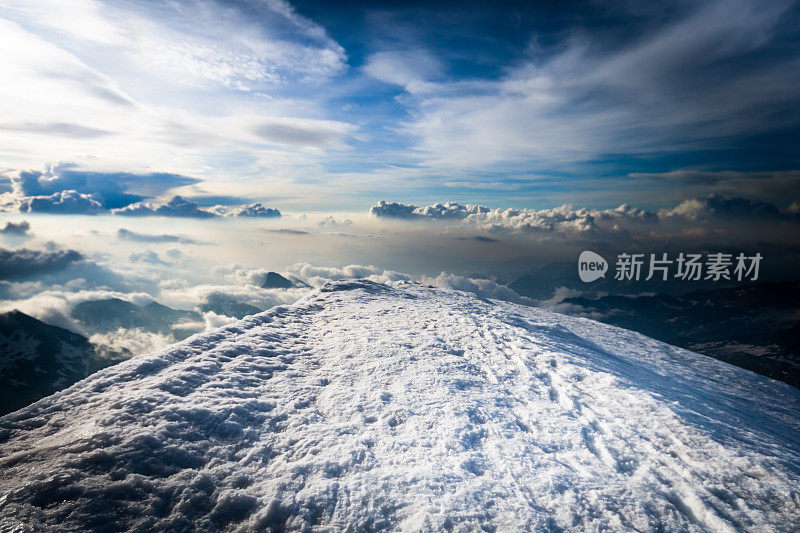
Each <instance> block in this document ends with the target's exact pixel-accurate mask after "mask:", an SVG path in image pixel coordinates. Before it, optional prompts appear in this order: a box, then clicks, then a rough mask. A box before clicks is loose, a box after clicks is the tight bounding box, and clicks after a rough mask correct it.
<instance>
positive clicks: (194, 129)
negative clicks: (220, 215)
mask: <svg viewBox="0 0 800 533" xmlns="http://www.w3.org/2000/svg"><path fill="white" fill-rule="evenodd" d="M0 54H2V55H3V57H5V58H6V60H4V61H3V64H2V65H0V76H2V78H3V80H4V83H3V84H2V87H0V117H2V118H0V135H4V137H5V138H4V141H3V143H2V146H0V156H2V157H3V159H4V161H6V162H7V163H9V164H12V165H15V166H16V167H17V168H30V167H34V168H35V167H40V166H41V165H42V164H43V163H54V162H58V161H65V160H66V161H72V162H75V163H77V164H78V165H79V168H81V169H84V170H95V171H103V172H120V171H123V172H138V173H145V172H152V171H153V170H152V169H153V168H157V169H159V170H161V171H166V172H167V173H170V172H172V173H177V174H186V173H195V174H196V173H198V171H199V172H200V173H202V174H204V175H205V177H212V178H215V179H219V180H222V181H225V180H226V179H229V177H228V176H227V175H226V174H228V171H230V170H231V169H236V172H241V169H242V168H246V169H247V170H248V171H249V172H259V171H263V170H264V168H266V166H268V165H269V166H272V167H273V168H274V167H282V168H286V167H290V166H292V165H294V164H296V162H295V161H293V158H294V157H296V154H297V153H298V152H300V153H305V155H304V156H302V157H300V158H299V160H301V161H303V164H307V160H308V159H311V160H314V159H316V158H318V157H319V156H320V155H321V154H322V153H324V151H325V150H328V149H341V148H344V147H346V140H347V139H348V138H350V136H351V135H353V133H354V132H355V130H356V127H355V126H354V125H353V124H350V123H348V122H345V121H341V120H331V119H328V118H326V117H325V116H324V112H323V111H322V108H323V106H322V105H320V100H321V99H320V98H319V94H318V91H319V90H320V85H321V84H324V83H325V81H326V80H328V79H330V78H331V77H333V76H337V75H340V74H342V73H343V72H345V71H346V69H347V65H346V54H345V52H344V50H343V49H342V47H341V46H339V45H338V44H337V43H336V42H335V41H334V40H333V39H331V38H330V37H329V36H328V35H327V33H326V32H325V30H324V29H323V28H322V27H320V26H319V25H317V24H316V23H314V22H313V21H311V20H308V19H306V18H304V17H303V16H301V15H299V14H298V13H297V12H296V11H295V10H294V9H293V8H292V7H291V6H290V5H289V4H288V3H286V2H283V1H280V0H274V1H265V2H259V3H258V4H253V3H250V2H232V3H229V2H225V3H222V2H215V1H179V2H171V3H167V4H160V3H149V2H142V3H114V2H102V1H93V0H72V1H69V2H60V1H44V2H34V3H31V2H19V1H10V2H5V3H4V4H3V5H2V6H0ZM144 153H146V154H148V157H147V158H146V160H144V159H143V158H142V156H141V154H144ZM220 161H224V164H220ZM51 194H52V193H51ZM117 207H119V206H117Z"/></svg>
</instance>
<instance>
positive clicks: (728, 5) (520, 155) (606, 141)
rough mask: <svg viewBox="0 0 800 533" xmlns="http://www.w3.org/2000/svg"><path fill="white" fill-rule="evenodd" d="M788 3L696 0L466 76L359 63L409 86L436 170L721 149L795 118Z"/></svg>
mask: <svg viewBox="0 0 800 533" xmlns="http://www.w3.org/2000/svg"><path fill="white" fill-rule="evenodd" d="M793 4H794V3H793V2H790V1H788V0H775V1H769V2H753V1H751V0H735V1H734V2H721V1H716V2H711V3H705V4H699V5H697V6H693V7H692V8H690V10H689V11H686V10H677V11H678V13H679V15H677V16H673V17H672V18H671V19H670V18H669V17H667V22H666V23H663V24H661V25H658V26H656V27H655V28H653V29H652V31H648V32H644V33H641V34H638V33H636V32H631V35H633V37H632V38H631V39H629V40H627V41H625V42H623V43H620V42H618V41H614V42H612V43H609V42H605V41H603V40H602V38H600V37H599V35H592V34H591V33H585V32H584V33H583V34H580V33H577V32H574V33H573V34H572V36H571V37H569V38H566V39H562V41H561V46H560V47H559V48H557V49H556V50H555V51H553V50H552V49H550V50H547V51H545V50H540V49H537V48H536V47H535V46H534V47H533V48H532V51H531V53H530V55H529V57H528V58H526V59H524V60H522V61H520V62H519V63H518V64H516V65H515V66H510V67H509V68H508V69H507V70H506V72H505V74H504V75H502V76H501V77H499V78H496V79H485V78H484V79H475V80H474V81H473V82H472V83H471V84H469V80H465V79H463V78H456V79H453V78H452V77H450V78H449V79H445V80H441V79H440V78H441V76H438V79H437V77H436V76H429V77H426V73H427V72H429V71H427V70H426V69H415V68H414V65H415V61H417V59H416V58H417V57H419V53H418V52H413V53H412V52H409V53H408V54H407V55H406V56H405V59H403V57H404V56H403V55H401V54H398V53H394V54H391V55H389V56H388V57H387V56H386V55H385V54H384V55H381V54H375V55H374V56H372V58H371V60H370V61H369V62H368V63H367V67H366V69H365V71H366V72H367V73H368V74H370V75H373V76H375V77H376V78H377V79H379V80H382V81H385V82H387V83H393V84H397V85H400V86H402V88H403V89H404V90H405V91H406V93H407V98H405V99H404V100H402V101H403V102H405V103H406V104H407V105H408V107H409V110H410V112H411V113H412V119H411V120H409V121H408V122H407V123H406V125H405V131H406V132H407V133H409V134H411V135H413V136H415V137H416V138H417V140H418V141H417V145H416V148H417V150H418V154H419V160H420V161H421V162H422V163H423V164H425V165H427V166H429V167H433V168H437V169H450V170H452V171H462V172H465V173H469V172H474V171H480V170H490V169H497V168H502V165H506V166H507V168H513V167H509V166H508V165H513V164H520V163H527V164H529V165H533V166H534V167H542V166H543V167H545V168H547V167H550V168H552V167H556V168H557V167H559V166H562V167H564V166H567V165H568V164H572V163H574V162H579V161H588V160H594V159H598V158H602V157H607V156H609V155H619V154H629V155H642V154H662V153H665V152H677V151H697V150H714V149H722V148H726V147H728V148H729V147H731V146H734V145H735V142H736V141H737V140H739V139H741V138H742V137H743V136H751V135H756V134H758V133H764V132H769V131H774V130H776V129H779V128H787V127H797V126H798V125H799V124H800V117H798V116H797V114H796V113H795V112H794V110H795V109H796V106H797V105H798V97H797V93H796V90H795V87H796V86H797V85H798V84H799V83H800V74H798V72H800V69H798V68H797V67H798V65H799V64H800V53H798V49H797V47H796V43H787V42H786V41H785V40H784V38H785V35H782V32H785V28H784V27H783V26H782V24H785V23H786V22H785V21H786V20H791V19H787V17H788V14H789V12H790V10H791V9H792V8H793ZM770 53H772V54H773V55H772V56H771V58H770V60H769V61H766V60H764V59H763V58H764V57H765V54H770ZM403 73H409V74H408V75H401V74H403Z"/></svg>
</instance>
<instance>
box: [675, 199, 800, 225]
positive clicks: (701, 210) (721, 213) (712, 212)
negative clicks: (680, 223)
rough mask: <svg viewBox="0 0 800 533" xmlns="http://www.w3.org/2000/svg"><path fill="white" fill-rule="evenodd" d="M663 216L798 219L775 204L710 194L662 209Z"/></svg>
mask: <svg viewBox="0 0 800 533" xmlns="http://www.w3.org/2000/svg"><path fill="white" fill-rule="evenodd" d="M662 214H663V215H665V216H684V217H688V218H691V219H698V218H711V217H722V218H737V219H740V220H741V219H749V220H753V221H770V220H794V221H800V218H798V217H797V216H796V215H794V214H790V213H785V212H783V211H781V210H780V209H778V207H777V206H775V205H773V204H769V203H766V202H762V201H760V200H753V199H750V198H738V197H728V196H723V195H721V194H711V195H709V196H708V197H706V198H695V199H691V200H686V201H684V202H682V203H680V204H679V205H677V206H675V208H674V209H669V210H664V211H662Z"/></svg>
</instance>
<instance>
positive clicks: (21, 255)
mask: <svg viewBox="0 0 800 533" xmlns="http://www.w3.org/2000/svg"><path fill="white" fill-rule="evenodd" d="M83 260H84V256H83V255H82V254H81V253H80V252H77V251H75V250H56V251H42V250H27V249H24V248H23V249H20V250H6V249H5V248H0V279H3V280H15V279H22V278H29V277H33V276H36V275H41V274H49V273H53V272H58V271H61V270H64V269H66V268H67V267H69V266H71V265H73V264H74V263H78V262H80V261H83Z"/></svg>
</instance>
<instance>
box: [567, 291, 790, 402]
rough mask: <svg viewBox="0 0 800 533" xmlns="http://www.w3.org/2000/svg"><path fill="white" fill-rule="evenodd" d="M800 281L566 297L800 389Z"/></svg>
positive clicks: (594, 312) (575, 305)
mask: <svg viewBox="0 0 800 533" xmlns="http://www.w3.org/2000/svg"><path fill="white" fill-rule="evenodd" d="M798 302H800V283H798V282H794V283H760V284H757V285H749V286H744V287H730V288H721V289H717V290H698V291H693V292H690V293H687V294H684V295H681V296H669V295H665V294H657V295H652V296H635V297H630V296H620V295H608V296H603V297H601V298H596V299H590V298H585V297H580V298H566V299H565V300H563V301H562V302H561V306H560V307H559V310H560V311H562V312H567V313H569V314H573V315H580V316H588V317H591V318H595V319H597V320H600V321H602V322H605V323H607V324H613V325H615V326H620V327H623V328H626V329H631V330H634V331H638V332H640V333H644V334H645V335H649V336H650V337H653V338H655V339H658V340H662V341H664V342H668V343H670V344H674V345H676V346H681V347H683V348H688V349H690V350H692V351H695V352H698V353H702V354H705V355H709V356H711V357H714V358H717V359H720V360H722V361H725V362H727V363H731V364H733V365H736V366H740V367H742V368H747V369H748V370H752V371H753V372H758V373H759V374H762V375H765V376H768V377H771V378H773V379H778V380H781V381H785V382H786V383H789V384H791V385H794V386H795V387H800V304H798Z"/></svg>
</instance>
